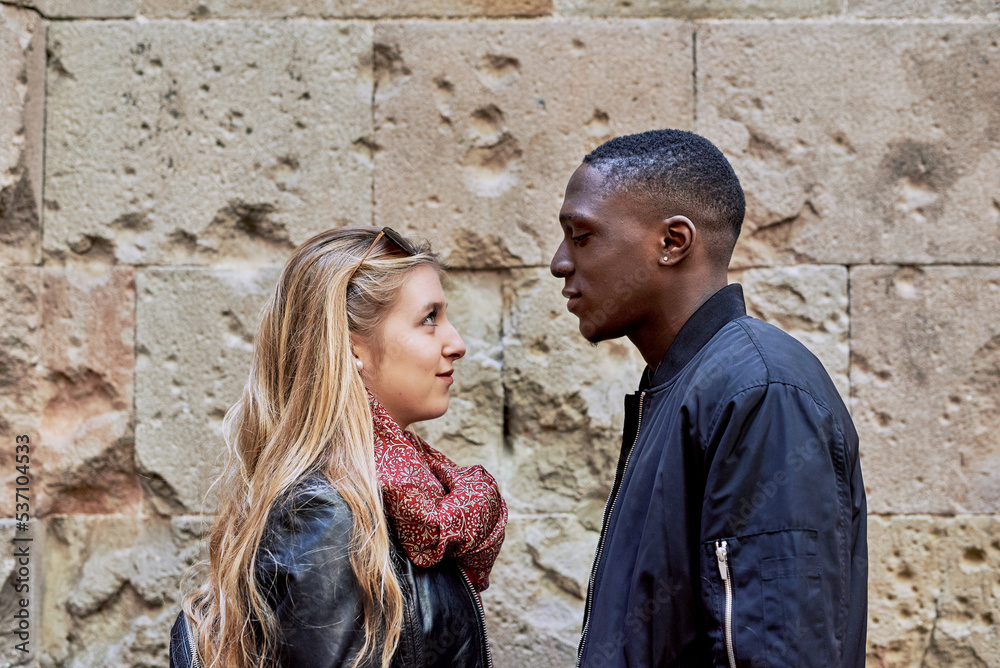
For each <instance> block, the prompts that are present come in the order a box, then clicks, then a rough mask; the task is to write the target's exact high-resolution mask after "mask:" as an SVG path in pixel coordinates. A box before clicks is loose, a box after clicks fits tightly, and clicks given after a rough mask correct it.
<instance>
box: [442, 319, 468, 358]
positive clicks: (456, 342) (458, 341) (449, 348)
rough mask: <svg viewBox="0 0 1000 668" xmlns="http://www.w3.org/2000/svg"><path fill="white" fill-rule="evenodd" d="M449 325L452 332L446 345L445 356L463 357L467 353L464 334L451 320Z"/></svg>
mask: <svg viewBox="0 0 1000 668" xmlns="http://www.w3.org/2000/svg"><path fill="white" fill-rule="evenodd" d="M448 327H450V328H451V333H450V336H449V337H448V341H447V343H445V346H444V356H445V357H451V358H453V359H458V358H460V357H463V356H464V355H465V341H463V340H462V336H461V335H460V334H459V333H458V330H457V329H455V326H454V325H453V324H451V323H450V322H449V323H448Z"/></svg>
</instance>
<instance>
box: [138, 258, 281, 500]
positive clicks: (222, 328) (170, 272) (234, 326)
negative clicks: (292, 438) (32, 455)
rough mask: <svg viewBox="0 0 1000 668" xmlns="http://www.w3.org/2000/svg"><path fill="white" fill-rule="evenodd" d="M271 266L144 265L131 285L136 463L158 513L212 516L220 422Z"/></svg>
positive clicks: (240, 377) (273, 273) (220, 455)
mask: <svg viewBox="0 0 1000 668" xmlns="http://www.w3.org/2000/svg"><path fill="white" fill-rule="evenodd" d="M277 276H278V270H277V268H274V267H272V268H265V269H243V270H236V269H201V268H191V267H185V268H170V269H167V268H163V269H160V268H150V269H145V270H142V271H141V272H140V273H139V276H138V280H137V293H138V303H137V310H136V350H137V359H136V370H135V375H136V392H135V407H136V421H137V424H136V430H135V452H136V464H137V466H138V468H139V471H140V473H141V474H142V476H143V479H144V481H145V482H146V484H147V488H148V490H149V491H150V492H152V494H153V496H152V499H153V503H154V504H155V506H156V508H157V509H158V510H160V511H161V512H169V513H179V512H196V513H202V512H205V513H209V512H211V510H212V508H213V503H214V500H213V499H214V497H211V498H207V499H206V493H207V492H208V490H209V486H210V485H211V483H212V481H214V480H215V478H216V477H217V476H218V474H219V472H220V471H221V467H222V464H223V463H224V462H225V453H226V448H225V442H224V440H223V438H222V432H221V428H222V419H223V417H224V416H225V413H226V411H227V410H228V409H229V407H230V406H232V405H233V404H234V403H235V402H236V400H237V399H239V397H240V393H241V392H242V390H243V386H244V385H245V384H246V381H247V377H248V374H249V372H250V360H251V354H252V351H253V337H254V335H255V333H256V327H257V321H258V315H259V313H260V309H261V307H262V306H263V305H264V303H265V302H266V301H267V298H268V297H269V296H270V294H271V293H272V291H273V290H274V286H275V283H276V281H277Z"/></svg>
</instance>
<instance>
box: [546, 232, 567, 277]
mask: <svg viewBox="0 0 1000 668" xmlns="http://www.w3.org/2000/svg"><path fill="white" fill-rule="evenodd" d="M549 271H551V272H552V275H553V276H555V277H556V278H566V277H567V276H569V275H570V274H572V273H573V263H572V262H571V261H570V259H569V251H568V250H567V248H566V242H565V241H563V242H562V243H561V244H559V248H557V249H556V254H555V255H553V256H552V262H550V263H549Z"/></svg>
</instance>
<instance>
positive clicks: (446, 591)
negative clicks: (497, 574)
mask: <svg viewBox="0 0 1000 668" xmlns="http://www.w3.org/2000/svg"><path fill="white" fill-rule="evenodd" d="M351 530H352V517H351V511H350V508H349V507H348V506H347V503H346V502H345V501H344V499H343V498H342V497H341V496H340V494H338V493H337V491H336V490H334V489H333V488H332V487H331V486H330V485H329V483H328V482H327V481H326V479H325V478H322V477H318V476H315V477H311V478H308V479H306V480H305V481H303V482H302V483H300V484H299V485H298V486H297V487H296V488H295V490H294V491H293V492H292V494H290V495H289V500H288V501H287V502H285V503H283V504H279V505H277V506H275V508H274V510H273V511H272V512H271V514H270V516H269V517H268V523H267V527H266V529H265V532H264V539H263V540H262V542H261V547H260V550H259V551H258V558H257V573H256V578H257V586H258V587H259V589H260V591H261V592H262V593H263V594H264V596H265V598H266V599H267V601H268V603H269V604H270V605H271V607H272V609H274V611H275V614H276V616H277V618H278V623H279V625H280V628H281V641H280V645H279V649H278V662H277V665H279V666H288V667H291V666H295V667H296V668H340V667H341V666H350V665H351V662H352V661H353V660H354V657H355V656H356V655H357V653H358V652H359V650H360V648H361V646H362V645H363V644H364V628H363V622H362V614H361V600H360V596H359V593H358V584H357V579H356V578H355V576H354V571H353V570H352V568H351V562H350V558H349V551H348V546H349V545H350V539H351ZM391 556H392V562H393V566H394V567H395V570H396V575H397V578H398V580H399V584H400V587H401V588H402V590H403V596H404V599H405V603H404V606H403V626H402V629H401V631H400V636H399V646H398V648H397V649H396V654H395V656H394V657H393V663H392V665H393V667H394V668H432V667H438V666H440V667H441V668H444V667H446V666H447V667H449V668H490V667H491V666H492V661H491V659H490V654H489V644H488V642H487V639H486V623H485V618H484V616H483V611H482V605H481V603H480V602H479V597H478V595H477V594H476V593H475V590H474V589H473V588H472V584H471V583H470V582H469V580H468V578H467V577H466V576H465V574H464V573H463V572H462V571H461V569H460V568H459V567H458V565H457V564H456V563H455V562H454V561H453V560H451V559H449V558H446V559H445V560H444V561H442V562H440V563H438V564H436V565H434V566H432V567H430V568H420V567H418V566H415V565H414V564H413V562H412V561H410V559H409V558H408V557H407V556H406V554H405V553H404V552H403V550H402V548H401V547H400V546H399V545H398V543H395V542H394V545H393V550H392V553H391ZM182 614H183V613H182ZM188 646H189V641H188V638H187V632H186V629H185V625H184V623H183V620H182V619H181V618H180V617H178V620H177V623H175V624H174V628H173V631H172V632H171V639H170V654H171V666H172V667H177V668H182V667H186V666H190V665H191V663H190V662H189V661H187V658H186V657H187V656H189V654H190V651H189V649H188ZM376 658H377V657H376ZM364 665H366V666H374V665H377V661H369V662H367V663H366V664H364Z"/></svg>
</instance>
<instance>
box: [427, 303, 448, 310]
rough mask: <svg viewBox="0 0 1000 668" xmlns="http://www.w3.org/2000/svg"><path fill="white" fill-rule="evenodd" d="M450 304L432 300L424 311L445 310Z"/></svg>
mask: <svg viewBox="0 0 1000 668" xmlns="http://www.w3.org/2000/svg"><path fill="white" fill-rule="evenodd" d="M447 306H448V302H431V303H429V304H427V305H426V306H424V308H423V310H424V311H434V310H437V311H443V310H444V309H445V307H447Z"/></svg>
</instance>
